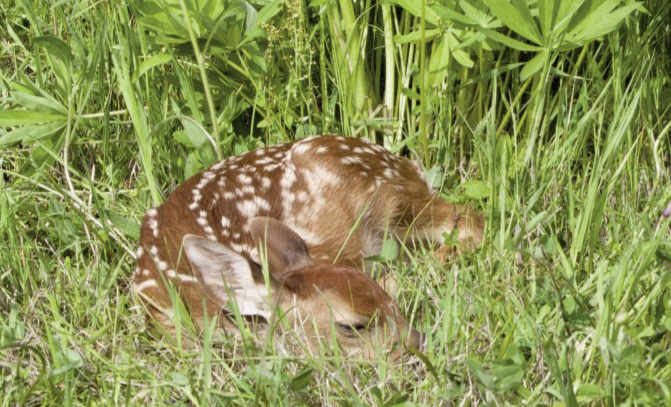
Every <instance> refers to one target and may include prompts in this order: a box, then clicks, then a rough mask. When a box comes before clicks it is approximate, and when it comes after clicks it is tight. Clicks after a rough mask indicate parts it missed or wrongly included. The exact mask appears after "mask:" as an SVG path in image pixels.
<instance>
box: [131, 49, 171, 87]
mask: <svg viewBox="0 0 671 407" xmlns="http://www.w3.org/2000/svg"><path fill="white" fill-rule="evenodd" d="M171 59H172V56H171V55H169V54H156V55H152V56H151V57H149V58H147V59H145V60H144V61H142V62H141V63H140V67H139V68H138V70H137V72H135V75H133V82H135V81H137V80H138V79H139V78H140V77H141V76H142V75H144V74H145V73H147V71H149V70H150V69H151V68H154V67H157V66H159V65H163V64H165V63H166V62H169V61H170V60H171Z"/></svg>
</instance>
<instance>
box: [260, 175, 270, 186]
mask: <svg viewBox="0 0 671 407" xmlns="http://www.w3.org/2000/svg"><path fill="white" fill-rule="evenodd" d="M271 184H272V181H270V178H268V177H261V187H262V188H270V185H271Z"/></svg>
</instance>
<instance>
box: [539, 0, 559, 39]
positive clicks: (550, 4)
mask: <svg viewBox="0 0 671 407" xmlns="http://www.w3.org/2000/svg"><path fill="white" fill-rule="evenodd" d="M559 3H560V1H559V0H538V19H539V20H540V23H541V32H542V33H543V37H544V38H548V37H550V36H551V35H552V31H553V30H554V24H555V21H556V19H557V16H558V14H559Z"/></svg>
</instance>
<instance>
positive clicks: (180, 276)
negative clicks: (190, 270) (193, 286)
mask: <svg viewBox="0 0 671 407" xmlns="http://www.w3.org/2000/svg"><path fill="white" fill-rule="evenodd" d="M177 279H178V280H179V281H180V282H181V283H197V282H198V279H197V278H196V277H194V276H190V275H188V274H178V275H177Z"/></svg>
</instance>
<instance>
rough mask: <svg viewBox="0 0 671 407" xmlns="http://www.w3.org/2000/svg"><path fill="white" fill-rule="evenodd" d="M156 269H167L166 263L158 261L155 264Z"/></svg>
mask: <svg viewBox="0 0 671 407" xmlns="http://www.w3.org/2000/svg"><path fill="white" fill-rule="evenodd" d="M156 267H158V269H159V270H161V271H165V270H166V269H167V268H168V263H166V262H164V261H163V260H159V261H158V262H157V263H156Z"/></svg>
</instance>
